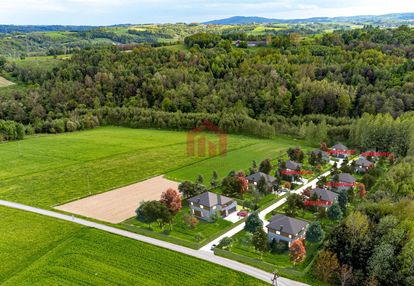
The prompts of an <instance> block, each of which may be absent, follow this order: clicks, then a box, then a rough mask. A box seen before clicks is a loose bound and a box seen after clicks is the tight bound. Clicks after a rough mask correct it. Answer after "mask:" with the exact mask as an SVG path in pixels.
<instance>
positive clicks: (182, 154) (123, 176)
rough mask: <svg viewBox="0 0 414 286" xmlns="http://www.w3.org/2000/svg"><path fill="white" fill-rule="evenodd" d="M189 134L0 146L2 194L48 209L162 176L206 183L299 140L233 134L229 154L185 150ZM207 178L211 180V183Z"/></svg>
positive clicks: (97, 134)
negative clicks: (203, 154)
mask: <svg viewBox="0 0 414 286" xmlns="http://www.w3.org/2000/svg"><path fill="white" fill-rule="evenodd" d="M186 138H187V137H186V132H174V131H160V130H140V129H128V128H120V127H102V128H98V129H95V130H89V131H83V132H77V133H66V134H61V135H43V136H37V137H29V138H28V139H25V140H23V141H16V142H9V143H5V144H1V145H0V198H2V199H6V200H10V201H16V202H20V203H24V204H29V205H34V206H39V207H45V208H49V207H51V206H54V205H57V204H61V203H64V202H67V201H71V200H74V199H78V198H80V197H84V196H88V195H90V194H95V193H101V192H105V191H108V190H111V189H114V188H117V187H120V186H124V185H128V184H131V183H134V182H137V181H141V180H144V179H146V178H148V177H152V176H155V175H160V174H167V177H169V178H174V179H177V180H195V178H196V176H197V175H198V174H203V175H204V176H205V178H206V183H207V182H209V178H210V176H211V175H210V174H211V172H212V171H213V170H216V171H217V172H218V173H219V175H220V176H225V175H226V174H227V173H228V172H229V171H230V170H240V169H242V168H244V169H247V168H248V167H249V166H250V165H251V161H252V160H254V159H255V160H257V161H258V162H259V161H260V160H262V159H264V158H266V157H276V156H277V155H278V152H279V151H280V150H282V149H284V148H288V147H290V146H296V145H303V144H302V143H301V142H299V141H293V140H291V139H285V138H276V139H274V140H261V139H255V138H251V137H245V136H235V135H231V136H229V138H228V149H229V152H228V153H227V155H226V156H225V157H213V158H207V159H206V158H204V157H202V158H199V157H189V156H187V154H186ZM207 180H208V181H207Z"/></svg>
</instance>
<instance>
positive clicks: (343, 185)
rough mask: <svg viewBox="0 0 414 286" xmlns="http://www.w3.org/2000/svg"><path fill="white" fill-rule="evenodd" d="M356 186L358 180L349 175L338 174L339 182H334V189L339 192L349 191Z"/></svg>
mask: <svg viewBox="0 0 414 286" xmlns="http://www.w3.org/2000/svg"><path fill="white" fill-rule="evenodd" d="M355 186H356V179H355V178H354V177H353V176H352V175H351V174H348V173H341V174H338V181H337V182H334V188H335V190H336V191H337V192H342V191H348V190H349V189H351V188H354V187H355Z"/></svg>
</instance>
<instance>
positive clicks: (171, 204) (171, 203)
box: [160, 189, 182, 215]
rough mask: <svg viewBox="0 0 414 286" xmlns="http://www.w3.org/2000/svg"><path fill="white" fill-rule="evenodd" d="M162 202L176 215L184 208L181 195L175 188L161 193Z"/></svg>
mask: <svg viewBox="0 0 414 286" xmlns="http://www.w3.org/2000/svg"><path fill="white" fill-rule="evenodd" d="M160 202H161V203H162V204H164V205H165V206H166V207H167V208H168V210H169V211H170V213H171V214H172V215H176V214H177V213H178V211H179V210H180V209H181V208H182V203H181V196H180V194H179V193H178V192H177V191H176V190H174V189H168V190H166V191H165V192H163V193H162V194H161V200H160Z"/></svg>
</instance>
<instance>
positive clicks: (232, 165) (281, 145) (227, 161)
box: [167, 136, 311, 184]
mask: <svg viewBox="0 0 414 286" xmlns="http://www.w3.org/2000/svg"><path fill="white" fill-rule="evenodd" d="M231 137H232V136H231ZM231 137H230V138H231ZM251 140H252V141H251V142H250V144H249V145H248V146H243V147H242V148H239V149H234V150H232V151H230V152H227V154H225V156H224V157H221V156H218V157H213V158H207V159H206V160H203V161H200V162H198V163H197V164H194V165H189V166H185V167H182V168H179V169H177V170H175V171H172V172H169V173H167V178H169V179H172V180H178V181H183V180H186V179H188V178H190V179H191V178H194V179H195V178H197V176H198V175H202V176H203V177H204V180H205V182H206V184H208V183H209V182H210V179H211V176H212V172H213V171H216V172H217V173H218V175H219V178H221V179H222V178H224V177H225V176H227V175H228V173H229V172H230V171H232V170H233V171H239V170H241V169H242V170H244V171H245V172H246V173H247V171H248V169H249V167H251V166H252V161H253V160H255V161H256V163H257V165H259V163H260V161H262V160H263V159H266V158H270V159H273V160H272V161H273V163H274V164H276V163H277V160H276V159H277V158H278V157H279V156H281V155H283V156H284V154H285V151H286V150H287V149H288V148H290V147H296V146H299V147H301V148H302V149H303V150H305V151H307V150H311V147H309V146H306V144H305V143H304V142H303V141H300V140H295V139H291V138H288V137H282V136H280V137H277V138H275V139H273V140H268V139H262V140H257V139H251Z"/></svg>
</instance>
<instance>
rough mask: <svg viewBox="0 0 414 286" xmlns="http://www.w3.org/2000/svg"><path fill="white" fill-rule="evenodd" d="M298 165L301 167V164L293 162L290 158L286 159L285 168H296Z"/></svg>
mask: <svg viewBox="0 0 414 286" xmlns="http://www.w3.org/2000/svg"><path fill="white" fill-rule="evenodd" d="M298 167H299V168H300V167H302V165H301V164H299V163H296V162H294V161H292V160H287V161H286V168H287V169H289V170H296V169H297V168H298Z"/></svg>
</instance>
